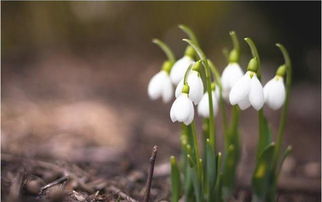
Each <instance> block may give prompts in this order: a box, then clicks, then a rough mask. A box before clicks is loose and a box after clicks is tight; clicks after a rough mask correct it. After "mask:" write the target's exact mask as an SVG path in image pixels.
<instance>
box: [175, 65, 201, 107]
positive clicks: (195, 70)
mask: <svg viewBox="0 0 322 202" xmlns="http://www.w3.org/2000/svg"><path fill="white" fill-rule="evenodd" d="M201 65H202V64H201V61H198V62H196V63H194V64H193V65H192V67H191V71H189V70H188V72H187V78H186V82H187V84H188V85H189V88H190V90H189V98H190V99H191V100H192V101H193V103H194V104H195V105H197V104H198V103H199V102H200V100H201V98H202V96H203V93H204V86H203V83H202V79H201V76H200V73H199V71H200V68H201ZM183 87H184V78H183V79H182V80H181V81H180V82H179V84H178V86H177V88H176V92H175V96H176V97H179V96H180V95H181V93H182V89H183Z"/></svg>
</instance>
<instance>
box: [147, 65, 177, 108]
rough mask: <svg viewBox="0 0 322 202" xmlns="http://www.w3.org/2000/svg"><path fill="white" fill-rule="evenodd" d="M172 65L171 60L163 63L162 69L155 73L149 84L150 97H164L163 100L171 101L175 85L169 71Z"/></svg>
mask: <svg viewBox="0 0 322 202" xmlns="http://www.w3.org/2000/svg"><path fill="white" fill-rule="evenodd" d="M171 67H172V63H171V62H170V61H166V62H164V63H163V66H162V70H161V71H160V72H158V73H157V74H155V75H154V76H153V77H152V78H151V80H150V82H149V85H148V95H149V97H150V99H152V100H156V99H158V98H162V100H163V102H165V103H167V102H169V101H170V100H171V99H172V97H173V86H172V83H171V80H170V77H169V71H170V69H171Z"/></svg>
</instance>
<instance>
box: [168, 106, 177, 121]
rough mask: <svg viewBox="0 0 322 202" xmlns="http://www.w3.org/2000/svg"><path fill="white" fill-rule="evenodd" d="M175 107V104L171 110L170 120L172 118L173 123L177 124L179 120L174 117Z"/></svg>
mask: <svg viewBox="0 0 322 202" xmlns="http://www.w3.org/2000/svg"><path fill="white" fill-rule="evenodd" d="M174 107H175V105H174V103H173V104H172V106H171V109H170V118H171V121H172V122H176V121H177V118H176V116H175V115H174Z"/></svg>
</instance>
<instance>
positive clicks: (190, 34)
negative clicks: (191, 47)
mask: <svg viewBox="0 0 322 202" xmlns="http://www.w3.org/2000/svg"><path fill="white" fill-rule="evenodd" d="M178 27H179V28H180V29H181V30H182V31H184V32H185V33H186V34H187V35H188V37H189V38H190V39H191V41H193V42H194V43H195V44H197V45H198V46H199V43H198V40H197V37H196V35H195V33H194V32H193V31H192V30H191V29H190V28H189V27H188V26H187V25H179V26H178Z"/></svg>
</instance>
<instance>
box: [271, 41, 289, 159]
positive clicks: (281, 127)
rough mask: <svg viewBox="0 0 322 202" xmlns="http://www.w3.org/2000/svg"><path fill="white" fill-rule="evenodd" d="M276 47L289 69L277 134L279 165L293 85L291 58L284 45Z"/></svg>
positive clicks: (276, 155) (276, 156)
mask: <svg viewBox="0 0 322 202" xmlns="http://www.w3.org/2000/svg"><path fill="white" fill-rule="evenodd" d="M276 46H277V47H278V48H279V49H280V50H281V52H282V54H283V57H284V61H285V65H286V68H287V70H286V71H287V73H286V98H285V102H284V107H283V110H282V113H281V116H280V124H279V129H278V133H277V140H276V154H275V163H277V161H278V158H279V156H280V153H281V147H282V141H283V137H284V134H285V132H284V131H285V124H286V118H287V111H288V104H289V97H290V91H291V84H292V63H291V59H290V56H289V54H288V52H287V50H286V48H285V47H284V46H283V45H282V44H276Z"/></svg>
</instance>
